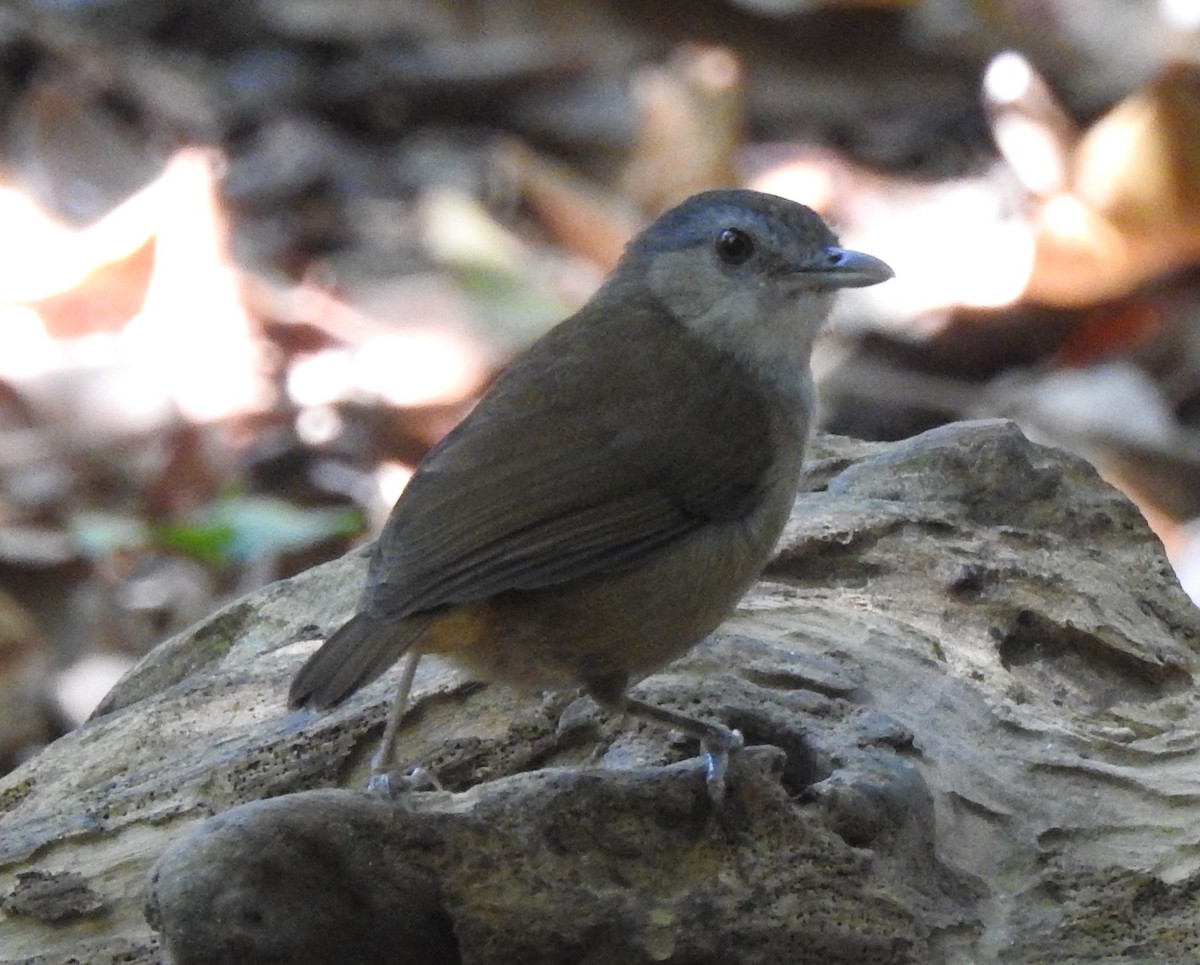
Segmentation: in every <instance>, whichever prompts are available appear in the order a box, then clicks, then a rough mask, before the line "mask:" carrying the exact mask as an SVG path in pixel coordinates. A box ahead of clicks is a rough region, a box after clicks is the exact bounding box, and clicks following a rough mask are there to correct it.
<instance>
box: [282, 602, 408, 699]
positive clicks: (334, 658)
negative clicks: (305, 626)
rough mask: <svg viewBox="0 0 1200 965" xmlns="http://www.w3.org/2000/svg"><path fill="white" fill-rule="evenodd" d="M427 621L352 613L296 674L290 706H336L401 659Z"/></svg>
mask: <svg viewBox="0 0 1200 965" xmlns="http://www.w3.org/2000/svg"><path fill="white" fill-rule="evenodd" d="M428 624H429V621H428V620H427V619H419V618H417V619H414V618H410V619H408V620H399V621H390V622H383V621H381V620H376V619H373V618H372V617H369V616H367V615H366V614H364V613H359V614H357V615H355V616H353V617H351V618H350V619H349V620H348V621H347V622H346V623H344V624H342V626H341V627H340V628H339V629H338V630H336V631H335V632H334V634H333V636H331V637H330V638H329V639H328V640H326V641H325V642H324V643H323V644H322V645H321V649H319V650H318V651H317V652H316V653H314V654H313V655H312V656H311V657H309V658H308V660H307V661H305V663H304V666H303V667H301V668H300V669H299V670H298V671H297V672H296V676H295V677H294V678H292V686H291V689H290V690H289V691H288V706H289V707H320V708H325V707H333V706H334V705H335V704H340V703H341V702H342V701H343V700H345V699H346V698H347V697H349V696H350V695H351V694H352V693H354V692H355V691H356V690H358V689H359V688H360V687H364V686H366V685H367V684H369V683H370V682H371V681H372V680H374V679H375V678H376V677H378V676H379V675H380V674H381V673H383V672H384V671H385V670H387V668H388V667H390V666H391V665H392V664H393V663H395V662H396V661H397V660H399V659H400V657H401V656H402V655H403V654H404V652H405V651H406V650H407V649H408V648H409V647H411V646H412V645H413V644H414V643H415V642H416V641H417V639H418V638H419V637H420V636H421V634H422V633H423V632H424V631H425V628H426V627H427V626H428Z"/></svg>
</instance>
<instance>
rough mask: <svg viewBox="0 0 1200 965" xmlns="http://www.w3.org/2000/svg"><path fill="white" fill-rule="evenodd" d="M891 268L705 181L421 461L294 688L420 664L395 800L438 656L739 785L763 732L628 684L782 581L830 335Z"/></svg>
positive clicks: (710, 778) (379, 773) (384, 782)
mask: <svg viewBox="0 0 1200 965" xmlns="http://www.w3.org/2000/svg"><path fill="white" fill-rule="evenodd" d="M892 276H893V272H892V270H891V268H890V267H889V266H888V265H887V264H886V263H885V262H883V261H882V260H880V259H879V258H876V257H874V256H872V255H868V254H865V253H863V252H858V251H852V250H848V249H846V248H842V247H841V246H839V244H838V240H837V237H836V236H835V234H834V233H833V231H832V230H831V229H830V228H829V226H828V225H827V224H826V223H825V221H824V220H823V219H822V218H821V216H820V215H818V214H817V213H816V212H815V211H813V210H812V209H811V208H809V207H806V206H805V205H803V204H800V203H798V202H795V201H791V200H788V199H785V198H781V197H777V196H774V195H769V194H764V193H761V192H757V191H752V190H748V189H722V190H713V191H706V192H703V193H700V194H697V195H694V196H692V197H690V198H688V199H687V200H685V201H683V202H682V203H680V204H679V205H677V206H676V207H674V208H672V209H670V210H668V211H667V212H665V213H664V214H662V215H660V216H659V217H658V218H657V219H656V220H655V221H653V222H652V223H651V224H650V225H649V226H648V227H647V228H645V229H644V230H643V231H642V232H641V233H640V234H639V235H637V236H636V237H635V238H634V239H633V240H632V241H631V242H630V243H629V244H628V245H627V247H626V249H625V251H624V253H623V255H622V256H621V258H620V260H619V261H618V263H617V265H616V266H615V268H614V269H613V270H612V272H611V274H610V275H609V276H608V278H607V279H606V280H605V281H604V282H603V283H602V284H601V286H600V287H599V288H598V289H597V291H596V292H595V294H594V295H593V296H592V297H591V298H590V299H589V300H588V301H587V302H586V304H584V305H583V307H582V308H580V309H579V310H578V311H577V312H575V313H574V314H573V315H571V316H570V317H568V318H567V319H566V320H564V321H562V322H560V323H559V324H558V325H556V326H555V327H554V328H552V329H550V330H549V331H548V332H547V333H546V334H545V335H543V336H542V337H541V338H539V339H538V340H537V341H535V342H534V343H533V345H532V346H531V347H530V348H529V349H527V350H526V351H525V353H524V354H523V355H521V356H519V357H518V358H517V359H516V361H514V362H513V363H512V364H511V365H510V366H509V367H508V368H507V369H506V370H505V371H504V372H503V373H502V374H501V375H500V376H499V377H498V378H497V379H496V380H495V381H494V382H493V384H492V385H491V387H490V388H489V389H488V390H487V391H486V392H485V393H484V394H483V396H482V397H481V398H480V399H479V401H478V402H477V403H476V405H475V407H474V408H473V409H472V410H471V412H470V413H469V414H468V415H467V416H466V418H464V419H463V420H462V421H461V422H460V423H459V424H458V425H457V426H456V427H455V428H454V429H453V430H451V431H450V432H449V433H448V434H447V435H446V436H445V437H444V438H443V439H442V441H441V442H439V443H438V444H437V445H436V446H434V447H433V448H432V449H431V450H430V451H429V452H428V454H427V455H426V456H425V457H424V459H423V460H422V461H421V462H420V464H419V466H418V467H417V469H416V471H415V473H414V475H413V476H412V478H411V480H410V481H409V483H408V485H407V486H406V488H405V489H404V491H403V492H402V494H401V495H400V498H399V499H398V500H397V502H396V504H395V506H394V508H393V509H392V512H391V514H390V516H389V517H388V520H387V522H386V523H385V525H384V527H383V529H382V531H381V533H380V536H379V538H378V540H377V541H376V543H375V545H374V548H373V550H372V552H371V556H370V563H369V567H368V571H367V577H366V585H365V587H364V589H363V592H362V596H361V598H360V599H359V601H358V606H357V608H356V611H355V613H354V615H353V616H352V617H350V619H349V620H348V621H347V622H346V623H344V624H343V625H342V626H340V627H339V628H338V629H337V630H336V631H335V632H333V633H332V635H330V636H329V637H328V639H327V640H326V641H325V642H324V644H323V645H322V646H321V647H320V648H319V649H318V650H316V651H315V652H314V653H313V654H312V655H311V656H310V657H309V658H308V659H307V661H306V662H305V663H304V664H303V666H301V667H300V669H299V671H298V672H297V673H296V675H295V677H294V678H293V680H292V684H291V688H290V691H289V694H288V702H289V705H290V706H291V707H293V708H299V707H312V708H319V709H324V708H329V707H331V706H334V705H336V704H338V703H340V702H341V701H343V700H345V699H346V698H347V697H349V696H350V695H351V694H353V693H354V692H355V691H357V690H358V689H359V688H361V687H363V686H364V685H366V684H367V683H369V682H370V681H372V680H374V679H375V678H376V677H378V676H379V675H380V674H382V673H383V672H384V671H385V670H387V669H388V668H389V667H390V666H391V665H392V664H393V663H395V662H396V661H397V660H399V659H400V658H401V657H402V656H403V657H405V658H406V659H405V663H404V666H403V669H402V671H401V674H400V679H399V683H398V686H397V694H396V698H395V701H394V703H393V705H392V709H391V713H390V714H389V717H388V720H387V724H386V726H385V729H384V734H383V739H382V742H381V744H380V748H379V751H378V752H377V753H376V754H375V756H374V758H373V760H372V765H371V779H370V782H369V785H368V786H369V787H370V788H372V789H375V790H379V791H382V792H384V793H390V791H391V789H392V788H393V787H394V785H393V784H392V777H391V775H392V774H393V772H394V769H395V761H396V744H397V732H398V729H399V725H400V722H401V720H402V718H403V716H404V712H405V709H406V707H407V703H408V698H409V692H410V690H411V687H412V683H413V677H414V674H415V672H416V668H417V664H418V661H419V660H420V658H421V657H422V656H423V655H425V654H437V655H439V656H441V657H443V658H445V659H447V660H449V661H450V662H451V663H453V664H456V665H457V666H459V667H461V668H463V669H465V670H466V671H467V672H469V673H471V674H472V675H474V676H476V677H478V678H481V679H483V680H485V681H489V682H499V683H502V684H508V685H510V686H514V687H518V688H521V689H524V690H527V691H533V692H538V691H542V692H544V691H547V690H556V689H564V688H578V687H582V688H583V690H584V691H585V692H586V693H587V694H589V695H590V696H591V697H592V698H594V699H595V700H596V702H597V703H598V704H599V705H600V706H602V707H604V708H607V709H610V710H612V711H616V712H622V713H626V714H630V715H633V716H637V717H641V718H643V719H647V720H650V721H654V722H656V723H657V724H660V725H664V726H666V727H669V728H675V729H678V730H679V731H682V732H683V733H684V734H686V735H689V736H692V737H695V738H697V739H699V741H700V743H701V750H702V753H703V756H704V759H705V762H706V764H705V771H706V781H707V787H708V791H709V794H710V795H711V796H712V798H713V800H714V801H719V800H720V799H721V797H722V796H723V795H724V792H725V772H726V769H727V766H728V760H729V754H730V752H731V751H733V750H736V749H737V748H738V747H740V746H741V744H742V742H743V741H742V737H741V734H740V733H738V732H737V731H736V730H733V729H731V728H728V727H726V726H724V725H723V724H721V723H718V722H713V721H707V720H702V719H699V718H696V717H693V716H691V715H688V714H684V713H682V712H680V711H677V710H674V709H670V708H667V707H661V706H656V705H654V704H651V703H649V702H647V701H643V700H640V699H637V698H635V697H633V696H631V695H630V694H629V693H628V689H629V687H630V686H631V685H632V684H634V683H636V682H638V681H639V680H641V679H643V678H645V677H647V676H649V675H650V674H652V673H654V672H655V671H657V670H658V669H660V668H661V667H663V666H664V665H666V664H667V663H669V662H670V661H672V660H674V659H676V658H678V657H679V656H681V655H683V654H684V653H686V652H687V651H689V650H690V649H691V648H692V647H693V646H694V645H695V644H696V643H698V642H699V641H700V640H702V639H703V638H704V637H705V636H707V635H708V634H710V633H711V632H712V631H713V630H715V629H716V628H717V626H718V625H719V624H720V623H721V621H722V620H723V619H724V618H725V617H726V616H727V615H728V614H729V613H730V612H731V611H732V609H733V608H734V607H735V606H736V605H737V603H738V601H739V600H740V599H741V597H742V596H743V594H744V593H745V592H746V591H747V590H748V589H749V588H750V587H751V585H753V583H754V582H755V581H756V580H757V579H758V577H759V576H760V575H761V572H762V570H763V568H764V566H765V565H766V562H767V560H768V558H769V556H770V553H771V551H772V549H773V548H774V546H775V543H776V541H777V540H778V538H779V535H780V533H781V532H782V530H783V526H784V523H785V521H786V520H787V518H788V515H789V514H790V512H791V508H792V504H793V502H794V499H795V494H796V491H797V488H798V486H799V481H800V476H801V466H802V462H803V458H804V452H805V448H806V446H807V443H808V439H809V434H810V429H811V425H812V422H813V409H814V404H815V399H814V389H813V378H812V372H811V354H812V348H813V342H814V339H815V338H816V336H817V333H818V331H819V330H820V329H821V326H822V325H823V324H824V322H825V321H826V319H827V318H828V316H829V313H830V310H831V307H832V305H833V301H834V296H835V295H836V293H837V292H838V290H839V289H843V288H855V287H863V286H868V285H875V284H878V283H880V282H883V281H886V280H887V279H889V278H891V277H892Z"/></svg>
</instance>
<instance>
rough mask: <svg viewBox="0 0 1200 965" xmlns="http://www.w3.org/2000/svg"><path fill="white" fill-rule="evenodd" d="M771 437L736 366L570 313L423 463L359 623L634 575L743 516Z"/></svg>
mask: <svg viewBox="0 0 1200 965" xmlns="http://www.w3.org/2000/svg"><path fill="white" fill-rule="evenodd" d="M596 311H597V312H599V313H600V315H601V316H603V304H602V303H601V304H599V305H597V306H596ZM769 433H770V427H769V424H768V419H767V411H766V407H765V404H764V400H763V398H762V396H761V395H760V394H759V390H758V389H757V388H756V387H755V386H754V385H753V384H751V380H750V379H749V377H748V376H747V374H746V373H745V372H744V370H743V369H742V368H741V366H740V364H739V363H738V362H736V361H735V360H733V359H731V358H728V357H726V356H723V355H720V354H718V353H717V352H715V351H713V350H712V349H710V348H708V347H707V346H705V345H704V344H703V343H701V342H700V341H699V340H697V339H696V338H695V337H694V336H691V335H690V334H689V333H687V331H686V330H685V329H683V328H682V327H680V326H678V325H677V324H675V323H674V322H673V321H671V320H670V319H669V318H663V317H661V316H660V313H655V312H653V311H639V312H628V311H626V312H625V313H624V314H623V315H622V317H621V318H620V319H616V320H614V319H611V318H609V319H607V320H605V321H603V322H598V321H597V318H596V317H592V318H588V317H585V316H583V315H582V314H581V315H577V316H575V317H574V318H572V319H570V320H568V321H567V322H564V323H563V324H562V325H560V326H559V327H558V328H557V329H555V330H554V331H553V332H551V333H550V334H549V335H548V336H546V337H545V338H543V339H542V340H541V341H539V342H538V343H537V344H536V345H535V346H534V348H533V349H532V350H531V351H530V352H529V353H528V354H527V355H526V356H524V357H523V358H522V359H521V360H520V361H519V362H518V363H517V364H516V365H514V366H513V367H512V368H511V369H510V370H509V371H508V372H506V373H505V375H504V376H503V377H502V378H501V379H500V380H499V381H498V382H497V383H496V385H495V386H493V388H492V390H491V391H490V392H489V393H488V395H486V396H485V397H484V399H483V400H482V401H481V402H480V404H479V406H478V407H477V408H476V409H475V411H474V412H473V413H472V414H471V415H470V416H469V417H468V418H467V419H466V420H465V421H464V422H463V423H462V424H461V425H460V426H459V427H458V428H457V429H456V430H455V431H454V432H452V433H451V434H450V435H449V436H447V437H446V439H445V440H443V442H442V443H441V444H440V445H438V446H437V447H436V448H435V449H434V450H433V451H432V452H431V453H430V454H429V455H428V456H427V457H426V459H425V460H424V461H423V462H422V464H421V466H420V468H419V469H418V471H417V473H416V475H415V476H414V477H413V479H412V480H411V482H410V483H409V485H408V488H407V489H406V490H405V492H404V494H403V495H402V497H401V498H400V501H399V502H398V503H397V505H396V508H395V509H394V510H393V512H392V516H391V518H390V519H389V521H388V524H387V526H386V527H385V529H384V532H383V534H382V536H381V538H380V540H379V542H378V544H377V547H376V552H375V556H374V558H373V560H372V564H371V569H370V575H369V579H368V586H367V590H366V592H365V593H364V596H363V601H362V605H361V609H362V610H363V611H364V612H365V613H368V614H370V615H371V616H372V617H375V618H377V619H388V620H394V619H399V618H402V617H406V616H409V615H411V614H413V613H417V612H420V611H423V610H428V609H430V608H433V607H437V606H441V605H443V604H448V603H456V602H465V601H471V600H480V599H484V598H487V597H489V596H492V595H494V594H496V593H500V592H503V591H506V590H529V589H535V588H539V587H545V586H550V585H554V584H557V583H563V582H566V581H569V580H573V579H577V578H580V577H584V576H588V575H591V574H596V573H603V572H609V571H614V570H618V569H622V568H625V567H628V566H631V565H634V564H636V563H637V562H639V561H641V560H643V559H645V558H647V557H648V556H650V555H651V554H653V553H654V552H655V551H656V550H658V549H660V548H661V547H663V546H664V545H666V544H669V543H671V542H672V541H674V540H678V539H680V538H681V537H683V536H685V535H686V534H688V533H689V532H692V531H693V530H695V529H696V528H697V527H699V526H702V525H703V524H704V523H705V522H707V521H709V520H711V519H714V518H736V517H738V516H739V515H741V514H743V513H746V512H748V511H749V510H750V508H751V507H752V506H753V504H754V502H755V499H756V497H757V495H758V493H759V491H760V487H761V485H762V483H763V477H764V474H765V473H766V471H767V469H768V467H769V464H770V441H771V440H770V435H769Z"/></svg>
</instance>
